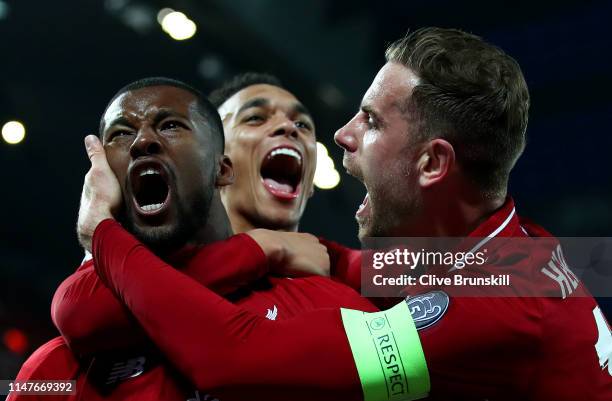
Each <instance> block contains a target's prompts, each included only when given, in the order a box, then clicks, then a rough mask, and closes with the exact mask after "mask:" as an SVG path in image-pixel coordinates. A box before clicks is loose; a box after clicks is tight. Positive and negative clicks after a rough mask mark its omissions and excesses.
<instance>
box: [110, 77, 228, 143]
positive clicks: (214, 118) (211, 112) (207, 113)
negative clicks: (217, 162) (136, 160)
mask: <svg viewBox="0 0 612 401" xmlns="http://www.w3.org/2000/svg"><path fill="white" fill-rule="evenodd" d="M151 86H172V87H175V88H179V89H183V90H185V91H187V92H189V93H191V94H192V95H194V96H195V98H196V101H197V107H198V112H199V113H200V115H201V116H202V117H203V118H204V121H205V122H206V124H208V126H209V128H210V129H211V130H212V131H213V132H212V135H211V139H212V140H213V141H214V144H215V146H216V147H217V151H218V153H219V154H222V153H223V152H224V151H225V137H224V135H223V123H222V122H221V117H219V112H217V108H216V107H215V106H213V105H212V104H211V103H210V101H209V100H208V99H207V98H206V96H204V95H203V94H202V92H200V91H199V90H197V89H195V88H194V87H193V86H191V85H188V84H186V83H184V82H182V81H179V80H176V79H172V78H166V77H149V78H143V79H139V80H137V81H134V82H132V83H129V84H127V85H125V86H124V87H123V88H121V89H119V90H118V91H117V93H115V95H114V96H113V97H112V98H111V100H110V101H109V102H108V104H107V105H106V108H105V109H104V112H103V113H102V118H101V119H100V128H99V134H100V136H102V131H103V130H104V114H105V113H106V110H107V109H108V108H109V106H110V105H111V104H112V103H113V102H114V101H115V99H117V98H118V97H119V96H121V95H122V94H124V93H125V92H130V91H134V90H138V89H142V88H148V87H151Z"/></svg>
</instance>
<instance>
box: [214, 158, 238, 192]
mask: <svg viewBox="0 0 612 401" xmlns="http://www.w3.org/2000/svg"><path fill="white" fill-rule="evenodd" d="M233 183H234V166H233V165H232V160H231V159H230V158H229V157H228V156H226V155H221V156H219V163H218V166H217V177H216V179H215V186H216V187H217V188H221V187H225V186H227V185H231V184H233Z"/></svg>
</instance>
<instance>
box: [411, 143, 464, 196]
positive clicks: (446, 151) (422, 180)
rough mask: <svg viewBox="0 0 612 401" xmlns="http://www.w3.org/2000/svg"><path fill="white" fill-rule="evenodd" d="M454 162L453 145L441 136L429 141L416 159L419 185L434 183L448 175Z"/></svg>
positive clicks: (429, 185)
mask: <svg viewBox="0 0 612 401" xmlns="http://www.w3.org/2000/svg"><path fill="white" fill-rule="evenodd" d="M454 164H455V149H454V148H453V145H451V144H450V143H449V142H447V141H445V140H444V139H441V138H436V139H434V140H432V141H429V142H428V143H426V144H425V146H424V148H423V150H422V153H421V156H420V157H419V159H418V161H417V171H418V173H419V185H420V186H421V187H422V188H427V187H431V186H432V185H435V184H436V183H438V182H440V181H441V180H443V179H444V178H445V177H447V176H448V174H449V173H450V171H451V169H452V167H453V166H454Z"/></svg>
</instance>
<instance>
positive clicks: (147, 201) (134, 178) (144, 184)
mask: <svg viewBox="0 0 612 401" xmlns="http://www.w3.org/2000/svg"><path fill="white" fill-rule="evenodd" d="M130 184H131V190H132V191H131V192H132V201H133V204H134V206H135V208H136V211H137V212H138V214H141V215H144V216H154V215H158V214H161V213H163V212H164V211H165V210H166V208H167V206H168V204H169V203H170V194H171V191H170V186H169V185H168V173H167V172H166V169H165V168H164V166H163V165H162V164H161V163H160V162H158V161H145V162H142V163H138V164H136V165H134V166H132V168H131V170H130Z"/></svg>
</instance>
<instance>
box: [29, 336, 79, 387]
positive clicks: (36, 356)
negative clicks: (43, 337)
mask: <svg viewBox="0 0 612 401" xmlns="http://www.w3.org/2000/svg"><path fill="white" fill-rule="evenodd" d="M78 367H79V364H78V361H77V360H76V358H75V357H74V355H73V354H72V351H70V348H68V345H67V344H66V342H65V341H64V339H63V338H62V337H56V338H53V339H52V340H50V341H48V342H46V343H45V344H43V345H41V346H40V347H39V348H38V349H37V350H36V351H34V353H33V354H32V355H30V357H29V358H28V359H27V360H26V361H25V363H24V364H23V366H22V367H21V370H20V371H19V374H18V375H17V379H20V380H27V379H40V380H42V379H58V380H59V379H64V380H65V379H70V378H72V377H74V376H75V375H76V373H77V371H78Z"/></svg>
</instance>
